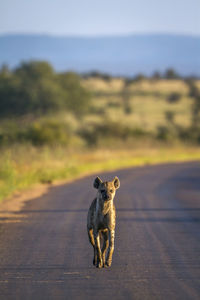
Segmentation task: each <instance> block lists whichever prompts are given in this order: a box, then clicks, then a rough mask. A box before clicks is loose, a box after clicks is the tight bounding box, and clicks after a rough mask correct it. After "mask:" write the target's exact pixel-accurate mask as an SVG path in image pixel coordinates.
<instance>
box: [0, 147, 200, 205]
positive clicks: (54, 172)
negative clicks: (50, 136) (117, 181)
mask: <svg viewBox="0 0 200 300" xmlns="http://www.w3.org/2000/svg"><path fill="white" fill-rule="evenodd" d="M199 150H200V149H199V147H191V146H188V147H186V146H184V147H183V146H165V147H164V146H161V147H156V146H155V147H137V148H134V149H129V150H127V149H118V150H116V149H115V150H112V149H98V150H93V151H88V150H87V151H86V150H85V151H82V152H76V151H75V152H73V151H66V149H64V148H56V149H50V148H40V149H38V148H34V147H31V146H29V147H28V146H26V147H25V146H23V147H22V146H15V147H14V148H12V149H10V150H9V151H8V150H4V151H3V150H2V151H1V157H0V201H2V200H3V199H5V198H7V197H8V196H11V195H13V194H14V193H15V192H19V191H23V190H26V189H28V188H30V187H33V186H34V185H36V184H38V183H41V184H48V183H55V182H58V181H60V180H63V181H64V180H66V181H67V180H72V179H76V178H79V177H81V176H85V175H89V174H93V173H95V175H98V173H99V172H102V171H112V170H117V169H122V168H129V167H134V166H144V165H152V164H159V163H169V162H185V161H195V160H200V151H199Z"/></svg>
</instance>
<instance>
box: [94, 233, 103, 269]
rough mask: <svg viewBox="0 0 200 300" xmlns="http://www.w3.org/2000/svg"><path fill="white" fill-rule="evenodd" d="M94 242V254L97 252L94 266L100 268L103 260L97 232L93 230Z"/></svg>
mask: <svg viewBox="0 0 200 300" xmlns="http://www.w3.org/2000/svg"><path fill="white" fill-rule="evenodd" d="M94 242H95V251H96V254H97V263H96V267H97V268H102V266H103V260H102V253H101V248H100V237H99V232H94Z"/></svg>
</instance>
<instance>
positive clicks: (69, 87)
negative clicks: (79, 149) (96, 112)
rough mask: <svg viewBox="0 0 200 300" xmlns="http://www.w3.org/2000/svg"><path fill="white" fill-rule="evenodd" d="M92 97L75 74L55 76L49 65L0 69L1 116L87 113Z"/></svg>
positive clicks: (32, 64) (78, 114)
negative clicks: (67, 112) (56, 112)
mask: <svg viewBox="0 0 200 300" xmlns="http://www.w3.org/2000/svg"><path fill="white" fill-rule="evenodd" d="M89 105H90V94H89V92H88V91H87V90H86V89H84V88H83V87H82V85H81V83H80V77H79V76H78V74H76V73H73V72H66V73H56V72H55V71H54V70H53V68H52V66H51V65H50V64H49V63H47V62H38V61H31V62H24V63H22V64H21V65H20V66H19V67H17V68H16V69H14V70H12V71H11V70H9V69H8V68H7V67H6V66H3V67H2V68H1V69H0V117H1V118H2V117H6V118H7V117H11V116H22V115H26V114H30V113H31V114H36V115H39V114H46V113H48V112H55V111H60V110H68V111H71V112H72V113H74V114H75V115H77V116H80V115H82V114H84V113H86V112H87V110H88V108H89Z"/></svg>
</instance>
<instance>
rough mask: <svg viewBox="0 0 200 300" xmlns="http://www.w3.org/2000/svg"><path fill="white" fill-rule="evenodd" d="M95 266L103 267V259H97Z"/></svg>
mask: <svg viewBox="0 0 200 300" xmlns="http://www.w3.org/2000/svg"><path fill="white" fill-rule="evenodd" d="M96 267H97V268H99V269H100V268H102V267H103V261H102V260H98V261H97V264H96Z"/></svg>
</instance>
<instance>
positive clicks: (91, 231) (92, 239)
mask: <svg viewBox="0 0 200 300" xmlns="http://www.w3.org/2000/svg"><path fill="white" fill-rule="evenodd" d="M88 237H89V241H90V243H91V244H92V246H93V249H94V258H93V265H94V266H96V264H97V252H96V247H95V242H94V235H93V229H89V230H88Z"/></svg>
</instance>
